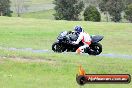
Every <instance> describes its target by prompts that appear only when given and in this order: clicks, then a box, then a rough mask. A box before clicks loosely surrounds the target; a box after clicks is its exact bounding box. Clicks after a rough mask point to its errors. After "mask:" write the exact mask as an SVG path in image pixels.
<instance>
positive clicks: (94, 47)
mask: <svg viewBox="0 0 132 88" xmlns="http://www.w3.org/2000/svg"><path fill="white" fill-rule="evenodd" d="M101 52H102V45H101V44H100V43H93V44H91V45H90V50H89V51H88V54H89V55H99V54H100V53H101Z"/></svg>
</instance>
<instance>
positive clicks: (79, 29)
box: [74, 26, 83, 33]
mask: <svg viewBox="0 0 132 88" xmlns="http://www.w3.org/2000/svg"><path fill="white" fill-rule="evenodd" d="M74 31H76V32H78V33H80V32H83V29H82V27H81V26H76V27H75V28H74Z"/></svg>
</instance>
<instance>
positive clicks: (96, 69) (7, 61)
mask: <svg viewBox="0 0 132 88" xmlns="http://www.w3.org/2000/svg"><path fill="white" fill-rule="evenodd" d="M0 20H1V21H0V75H1V77H0V87H1V88H80V86H79V85H78V84H77V83H76V80H75V79H76V78H75V77H76V74H77V73H78V66H79V65H80V64H82V66H83V68H84V69H85V70H86V72H87V73H89V74H92V73H98V74H110V73H113V74H121V73H124V74H131V75H132V70H131V68H132V59H125V58H122V59H121V58H108V57H101V56H88V55H75V54H72V53H62V54H59V53H33V52H31V51H10V50H6V49H3V48H8V47H9V48H10V47H15V48H33V49H49V50H51V45H52V43H53V42H54V41H55V40H56V37H57V35H58V34H59V33H60V32H61V31H64V30H72V29H73V27H74V26H75V25H81V26H82V27H83V28H84V29H85V31H87V32H89V33H90V34H100V35H103V36H104V39H103V40H102V41H101V44H102V45H103V52H102V53H115V54H116V53H119V54H129V55H132V54H131V51H132V48H131V44H132V41H131V40H132V37H131V33H132V30H131V28H132V25H131V23H112V22H109V23H105V22H100V23H99V22H85V21H55V20H48V19H33V18H28V19H27V18H15V17H12V18H9V17H0ZM34 60H43V61H42V62H37V61H34ZM131 86H132V83H130V84H90V85H85V86H84V88H117V87H118V88H131ZM82 88H83V87H82Z"/></svg>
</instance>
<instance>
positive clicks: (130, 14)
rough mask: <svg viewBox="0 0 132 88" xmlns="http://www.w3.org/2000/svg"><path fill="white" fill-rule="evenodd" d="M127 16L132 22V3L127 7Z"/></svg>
mask: <svg viewBox="0 0 132 88" xmlns="http://www.w3.org/2000/svg"><path fill="white" fill-rule="evenodd" d="M125 14H126V15H125V18H126V19H127V20H129V21H130V22H132V4H130V5H128V6H127V8H126V9H125Z"/></svg>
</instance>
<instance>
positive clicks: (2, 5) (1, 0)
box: [0, 0, 12, 16]
mask: <svg viewBox="0 0 132 88" xmlns="http://www.w3.org/2000/svg"><path fill="white" fill-rule="evenodd" d="M11 13H12V11H11V10H10V0H0V16H11Z"/></svg>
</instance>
